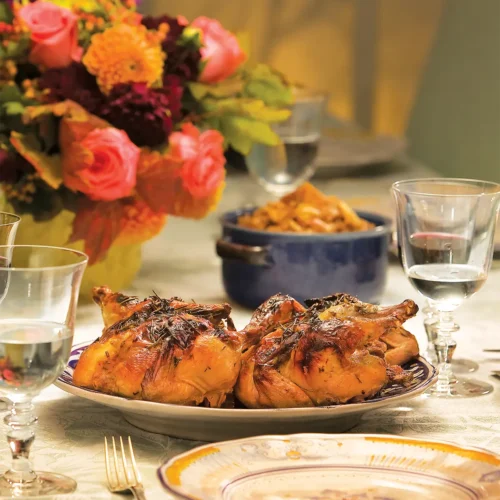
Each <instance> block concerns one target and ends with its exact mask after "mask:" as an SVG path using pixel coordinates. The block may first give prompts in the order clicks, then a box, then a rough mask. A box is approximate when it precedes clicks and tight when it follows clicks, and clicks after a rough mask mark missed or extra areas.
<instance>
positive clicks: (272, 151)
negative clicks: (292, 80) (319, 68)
mask: <svg viewBox="0 0 500 500" xmlns="http://www.w3.org/2000/svg"><path fill="white" fill-rule="evenodd" d="M294 94H295V96H294V97H295V101H294V103H293V105H292V106H291V108H290V110H291V115H290V117H289V118H288V120H286V121H284V122H282V123H278V124H276V125H274V126H273V130H274V131H275V132H276V133H277V134H278V135H279V137H280V138H281V140H282V143H281V144H279V145H278V146H266V145H264V144H255V145H254V146H253V147H252V150H251V151H250V154H249V155H248V156H247V157H246V165H247V167H248V170H249V172H250V174H251V175H252V177H254V178H255V179H256V180H257V182H258V183H259V184H260V185H261V186H263V187H264V189H265V190H266V191H268V192H269V193H271V194H273V195H275V196H283V195H285V194H288V193H291V192H292V191H294V190H295V189H296V188H297V187H298V186H300V185H301V184H302V183H303V182H305V181H307V180H308V179H310V177H311V176H312V175H313V173H314V170H315V164H314V161H315V159H316V156H317V154H318V149H319V141H320V139H321V129H322V127H323V119H324V114H325V107H326V102H327V96H326V95H325V94H322V93H318V92H313V91H309V90H304V89H295V90H294Z"/></svg>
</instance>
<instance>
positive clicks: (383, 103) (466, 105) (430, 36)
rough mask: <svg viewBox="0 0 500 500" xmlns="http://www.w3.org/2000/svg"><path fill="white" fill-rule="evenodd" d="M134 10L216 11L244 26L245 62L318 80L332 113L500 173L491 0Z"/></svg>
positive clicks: (499, 83) (471, 171)
mask: <svg viewBox="0 0 500 500" xmlns="http://www.w3.org/2000/svg"><path fill="white" fill-rule="evenodd" d="M141 10H142V11H143V12H144V13H150V14H160V13H162V12H165V11H166V12H168V13H169V14H170V15H178V14H182V15H184V16H186V17H187V18H188V19H190V20H191V19H193V18H195V17H197V16H199V15H206V16H209V17H215V18H217V19H219V20H220V21H221V22H222V24H223V25H224V26H225V27H227V28H228V29H230V30H232V31H235V32H240V33H245V34H248V35H249V40H250V61H251V62H256V61H263V62H266V63H268V64H270V65H272V66H273V67H275V68H276V69H278V70H279V71H282V72H283V73H285V74H286V75H287V76H288V77H289V78H290V80H292V81H296V82H300V83H303V84H305V85H308V86H310V87H313V88H317V89H322V90H326V91H328V92H329V94H330V102H329V110H330V112H331V113H333V114H335V115H336V116H338V117H339V118H343V119H347V120H353V121H355V122H357V123H358V124H360V125H361V126H363V127H364V128H365V129H367V130H369V131H372V132H375V133H386V134H395V135H407V136H408V138H409V140H410V144H411V152H412V154H413V156H415V157H417V158H420V159H423V160H424V161H426V162H427V163H428V164H429V165H430V166H432V167H434V168H436V169H438V170H440V171H442V172H443V173H445V174H447V175H464V176H474V175H476V176H479V175H478V173H480V174H481V175H480V176H482V177H484V178H490V179H493V178H495V179H497V180H500V140H499V139H500V0H231V1H229V0H168V1H166V0H142V7H141ZM497 104H498V107H497ZM479 164H481V166H480V167H479Z"/></svg>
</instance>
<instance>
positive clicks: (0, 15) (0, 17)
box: [0, 2, 14, 24]
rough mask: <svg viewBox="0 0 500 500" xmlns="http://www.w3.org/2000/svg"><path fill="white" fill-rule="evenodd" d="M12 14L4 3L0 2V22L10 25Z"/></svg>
mask: <svg viewBox="0 0 500 500" xmlns="http://www.w3.org/2000/svg"><path fill="white" fill-rule="evenodd" d="M13 18H14V14H13V13H12V10H11V9H10V7H9V6H8V5H7V3H6V2H0V22H2V23H7V24H10V23H11V22H12V19H13Z"/></svg>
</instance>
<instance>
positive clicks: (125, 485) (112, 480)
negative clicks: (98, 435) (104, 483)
mask: <svg viewBox="0 0 500 500" xmlns="http://www.w3.org/2000/svg"><path fill="white" fill-rule="evenodd" d="M111 442H112V443H113V449H112V457H110V452H109V449H108V448H109V447H108V439H107V438H106V437H105V438H104V457H105V460H106V476H107V478H108V489H109V491H111V492H112V493H125V492H127V491H131V492H132V493H133V495H134V498H137V499H138V500H146V495H145V494H144V487H143V485H142V479H141V473H140V472H139V468H138V467H137V463H136V461H135V456H134V448H133V447H132V440H131V439H130V436H129V437H128V448H129V454H130V462H131V464H132V467H129V465H128V462H127V456H126V452H125V447H124V446H123V439H122V437H121V436H120V448H121V463H122V466H121V467H120V464H119V460H118V453H117V452H116V443H115V438H114V437H112V438H111Z"/></svg>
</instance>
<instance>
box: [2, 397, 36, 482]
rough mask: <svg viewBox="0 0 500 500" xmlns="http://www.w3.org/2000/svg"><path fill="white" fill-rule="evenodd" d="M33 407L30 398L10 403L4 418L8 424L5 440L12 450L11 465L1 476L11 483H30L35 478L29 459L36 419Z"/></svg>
mask: <svg viewBox="0 0 500 500" xmlns="http://www.w3.org/2000/svg"><path fill="white" fill-rule="evenodd" d="M34 408H35V407H34V406H33V404H32V402H31V400H30V401H25V402H22V403H12V406H11V408H10V413H9V414H8V415H7V416H6V417H5V419H4V422H5V424H6V425H7V426H8V429H7V442H8V443H9V447H10V451H11V452H12V465H11V468H10V470H8V471H7V472H6V473H5V474H4V476H3V477H4V478H5V479H6V480H7V481H9V482H10V483H11V484H12V485H22V484H26V483H31V482H33V481H35V479H36V474H35V472H34V471H33V467H32V466H31V462H30V459H29V454H30V448H31V445H32V444H33V441H34V440H35V426H36V423H37V420H38V419H37V418H36V416H35V415H34Z"/></svg>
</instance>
